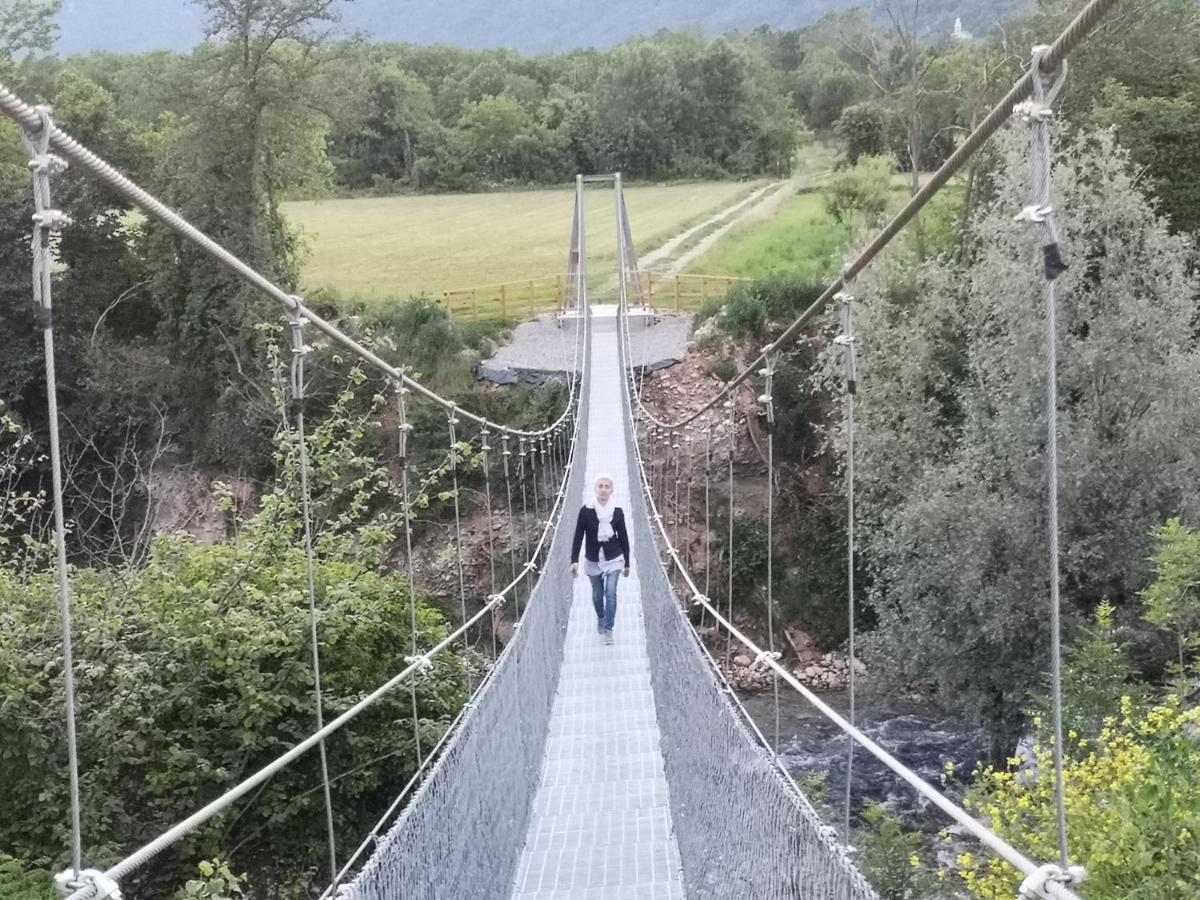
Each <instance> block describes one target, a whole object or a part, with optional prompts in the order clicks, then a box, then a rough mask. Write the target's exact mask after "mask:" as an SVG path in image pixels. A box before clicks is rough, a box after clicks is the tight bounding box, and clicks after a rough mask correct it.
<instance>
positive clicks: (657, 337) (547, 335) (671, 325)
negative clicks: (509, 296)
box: [479, 315, 692, 384]
mask: <svg viewBox="0 0 1200 900" xmlns="http://www.w3.org/2000/svg"><path fill="white" fill-rule="evenodd" d="M649 321H651V322H652V323H653V324H649V325H645V326H643V325H642V324H640V322H639V321H637V320H635V321H632V322H631V323H630V328H631V331H632V338H633V341H632V348H631V349H632V354H631V356H632V360H631V361H632V363H633V364H634V365H635V366H647V367H649V368H651V369H661V368H664V367H666V366H670V365H673V364H674V363H676V362H678V361H679V360H680V359H682V358H683V355H684V354H685V353H686V352H687V339H688V334H689V332H690V331H691V328H692V317H691V316H687V315H663V316H660V317H658V319H657V320H653V319H651V320H649ZM577 328H578V323H577V321H575V320H571V319H564V320H562V323H561V324H560V323H559V321H558V320H557V319H556V318H555V317H553V316H546V317H544V318H541V319H538V320H536V321H534V322H525V323H522V324H521V325H518V326H517V327H516V329H515V330H514V331H513V336H512V341H511V342H510V343H508V344H506V345H505V346H503V347H501V348H500V349H499V350H497V351H496V355H495V356H493V357H492V358H491V359H488V360H484V361H483V362H482V363H481V364H480V366H479V377H480V378H484V379H487V380H488V381H495V382H497V383H498V384H514V383H516V382H517V381H524V382H535V383H536V382H539V381H542V380H544V379H542V378H540V377H539V376H540V374H541V373H551V372H569V371H571V370H572V368H573V362H574V355H575V336H576V329H577Z"/></svg>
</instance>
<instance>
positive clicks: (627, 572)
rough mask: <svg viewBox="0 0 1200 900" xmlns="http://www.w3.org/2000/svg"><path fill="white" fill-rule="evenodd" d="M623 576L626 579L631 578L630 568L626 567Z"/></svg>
mask: <svg viewBox="0 0 1200 900" xmlns="http://www.w3.org/2000/svg"><path fill="white" fill-rule="evenodd" d="M621 574H623V575H624V576H625V577H626V578H628V577H629V566H626V567H625V571H624V572H622V573H621Z"/></svg>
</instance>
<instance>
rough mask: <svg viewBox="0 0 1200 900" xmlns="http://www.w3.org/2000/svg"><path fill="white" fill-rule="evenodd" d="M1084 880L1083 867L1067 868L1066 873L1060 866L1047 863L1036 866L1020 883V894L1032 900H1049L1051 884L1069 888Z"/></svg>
mask: <svg viewBox="0 0 1200 900" xmlns="http://www.w3.org/2000/svg"><path fill="white" fill-rule="evenodd" d="M1086 880H1087V869H1085V868H1084V867H1083V866H1067V868H1066V871H1063V868H1062V866H1059V865H1056V864H1054V863H1047V864H1046V865H1044V866H1038V868H1037V869H1036V870H1034V871H1033V872H1032V873H1030V875H1029V877H1028V878H1026V879H1025V880H1024V881H1022V882H1021V890H1020V893H1021V895H1022V896H1024V897H1029V898H1034V900H1051V898H1052V895H1051V893H1050V885H1051V884H1060V885H1062V886H1063V887H1069V888H1070V887H1078V886H1079V885H1081V884H1083V882H1084V881H1086Z"/></svg>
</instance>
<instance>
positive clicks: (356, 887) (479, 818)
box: [337, 410, 587, 900]
mask: <svg viewBox="0 0 1200 900" xmlns="http://www.w3.org/2000/svg"><path fill="white" fill-rule="evenodd" d="M586 415H587V414H586V410H584V411H582V413H581V416H580V422H581V425H580V431H579V437H578V438H577V439H576V441H575V444H574V451H573V458H574V460H576V461H577V460H580V459H582V458H584V457H583V456H582V454H584V453H585V452H586V430H585V428H584V427H583V424H582V422H583V420H585V419H586ZM568 466H569V474H568V478H567V480H566V481H565V482H564V485H563V488H562V490H560V492H559V495H558V498H557V499H556V501H555V505H554V510H553V511H552V513H551V519H552V522H554V523H555V524H557V523H558V522H560V521H561V515H562V509H563V503H564V500H565V497H568V496H570V497H574V496H576V495H578V494H580V493H581V492H582V481H581V479H582V478H583V477H584V472H583V467H582V466H579V465H575V464H574V463H573V462H569V463H568ZM569 544H570V529H569V528H565V527H557V528H556V529H555V532H554V539H553V543H552V544H551V546H550V550H549V553H548V554H547V555H546V557H545V560H544V562H543V564H542V565H541V567H540V568H541V576H540V578H539V579H538V582H537V585H536V586H535V587H534V589H533V592H532V594H531V595H530V597H529V599H528V602H527V607H526V610H525V613H524V615H523V616H522V617H521V619H520V622H519V625H518V628H517V633H516V636H515V638H514V639H513V641H512V642H511V643H510V644H509V645H508V646H507V647H506V648H505V649H504V651H503V652H502V653H501V655H500V659H499V661H498V662H497V664H496V667H495V669H494V670H493V672H492V674H491V676H490V677H489V678H488V680H487V681H486V682H485V683H484V685H483V686H482V687H481V688H480V690H479V691H478V693H477V694H476V695H475V698H474V700H473V701H472V703H471V708H470V710H469V712H468V714H467V715H466V716H464V717H463V720H462V723H461V724H460V726H459V728H458V731H457V733H456V735H455V736H454V738H453V739H452V740H451V741H449V742H448V744H447V746H446V748H445V750H444V751H443V753H442V756H441V758H440V759H439V761H438V762H437V764H436V765H435V766H434V767H433V770H432V774H431V775H430V776H429V777H428V778H427V779H426V781H425V782H424V784H423V785H422V786H421V787H420V789H419V790H418V791H417V792H416V793H415V794H414V796H413V798H412V801H411V802H410V803H409V805H408V806H407V807H406V809H405V811H404V812H403V813H401V815H400V817H399V819H397V821H396V823H395V824H394V825H393V826H392V827H391V829H390V830H389V831H388V832H387V833H386V834H385V835H384V836H383V837H382V838H381V839H380V840H379V842H378V846H377V847H376V849H375V852H374V853H373V854H372V856H371V858H370V860H369V861H368V862H367V863H366V864H365V865H364V866H363V868H362V870H361V871H360V872H359V873H358V875H357V876H356V877H355V878H354V879H353V880H352V881H349V882H348V883H346V884H345V885H344V886H343V887H342V888H341V890H340V892H339V893H338V894H337V896H338V898H340V900H395V898H398V897H414V898H434V897H481V898H482V897H503V896H505V895H506V894H507V892H508V889H509V887H510V885H511V882H512V878H513V871H514V868H515V866H516V863H517V861H518V859H519V857H520V851H521V847H522V845H523V843H524V840H525V831H526V823H527V821H528V817H529V811H530V808H531V806H532V801H533V795H534V792H535V791H536V789H537V784H538V776H539V773H540V768H541V760H542V751H543V748H544V746H545V738H546V732H547V729H548V727H549V719H550V709H551V706H552V701H553V699H554V692H555V690H556V688H557V685H558V676H559V671H560V669H561V666H562V658H563V633H564V632H565V630H566V623H567V617H568V616H569V614H570V605H569V604H567V603H563V602H562V598H563V597H570V596H571V594H572V584H571V578H570V571H569V564H568V559H567V556H568V553H569V550H570V546H569Z"/></svg>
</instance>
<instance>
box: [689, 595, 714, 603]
mask: <svg viewBox="0 0 1200 900" xmlns="http://www.w3.org/2000/svg"><path fill="white" fill-rule="evenodd" d="M708 605H710V601H709V599H708V597H706V596H705V595H704V594H696V595H695V596H694V597H692V606H708Z"/></svg>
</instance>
